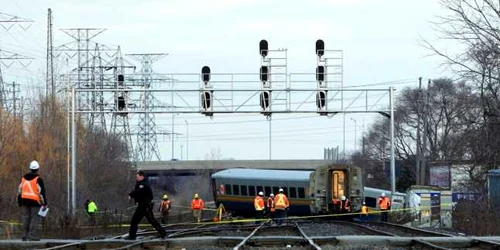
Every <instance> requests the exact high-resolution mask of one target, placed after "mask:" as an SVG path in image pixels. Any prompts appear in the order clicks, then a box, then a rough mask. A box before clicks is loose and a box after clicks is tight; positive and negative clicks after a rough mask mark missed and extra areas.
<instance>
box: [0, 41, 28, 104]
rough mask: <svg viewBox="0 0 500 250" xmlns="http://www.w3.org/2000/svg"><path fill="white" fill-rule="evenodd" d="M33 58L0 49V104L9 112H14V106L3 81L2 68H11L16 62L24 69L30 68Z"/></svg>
mask: <svg viewBox="0 0 500 250" xmlns="http://www.w3.org/2000/svg"><path fill="white" fill-rule="evenodd" d="M32 60H33V58H31V57H26V56H23V55H21V54H18V53H12V52H9V51H5V50H1V49H0V91H1V95H0V98H1V99H0V103H1V104H2V106H3V108H4V109H5V110H7V111H10V112H12V111H13V110H12V107H14V106H13V104H12V103H10V102H9V101H12V99H9V98H8V96H9V93H8V90H7V88H6V87H5V82H4V81H3V78H2V70H1V67H2V66H4V67H6V68H8V67H10V66H11V65H12V64H14V62H18V63H19V64H21V65H22V66H23V67H25V68H26V67H28V65H29V64H30V63H31V62H32Z"/></svg>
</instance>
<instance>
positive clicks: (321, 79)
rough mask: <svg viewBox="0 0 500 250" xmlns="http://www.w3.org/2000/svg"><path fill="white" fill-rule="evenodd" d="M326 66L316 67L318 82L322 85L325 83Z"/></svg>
mask: <svg viewBox="0 0 500 250" xmlns="http://www.w3.org/2000/svg"><path fill="white" fill-rule="evenodd" d="M325 76H326V75H325V66H318V67H316V81H318V82H319V84H320V85H321V84H322V83H323V82H324V81H325V78H326V77H325Z"/></svg>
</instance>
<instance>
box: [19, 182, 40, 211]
mask: <svg viewBox="0 0 500 250" xmlns="http://www.w3.org/2000/svg"><path fill="white" fill-rule="evenodd" d="M37 181H38V176H37V177H35V178H34V179H33V180H31V181H28V180H26V179H24V177H23V178H22V179H21V198H23V199H30V200H34V201H37V202H38V203H39V204H41V203H42V197H41V195H40V188H39V186H38V183H37Z"/></svg>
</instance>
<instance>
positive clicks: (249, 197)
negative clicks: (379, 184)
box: [212, 164, 363, 216]
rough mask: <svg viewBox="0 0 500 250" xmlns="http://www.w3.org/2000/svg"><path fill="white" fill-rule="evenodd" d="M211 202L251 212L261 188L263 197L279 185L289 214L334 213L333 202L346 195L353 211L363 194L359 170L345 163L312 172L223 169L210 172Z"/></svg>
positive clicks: (230, 209) (358, 207)
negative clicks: (287, 204) (286, 199)
mask: <svg viewBox="0 0 500 250" xmlns="http://www.w3.org/2000/svg"><path fill="white" fill-rule="evenodd" d="M212 187H213V195H214V201H215V202H216V204H217V206H218V205H219V204H223V205H224V207H225V208H226V210H228V211H231V212H233V213H236V214H240V215H248V216H251V215H253V211H254V208H253V199H254V198H255V196H256V194H258V192H260V191H263V192H264V196H265V200H267V197H269V195H270V194H271V193H273V194H277V193H278V190H279V189H280V188H283V189H284V193H285V194H286V195H287V197H288V198H289V200H290V210H289V211H288V214H290V215H309V214H331V213H337V212H338V211H337V210H336V209H335V206H334V205H333V202H334V201H336V200H340V199H341V197H342V196H344V195H345V196H346V197H347V198H348V199H350V200H351V207H352V209H353V210H354V211H357V210H360V208H361V205H362V197H363V183H362V175H361V169H360V168H359V167H356V166H352V165H346V164H333V165H326V166H320V167H318V168H316V170H314V171H293V170H262V169H227V170H222V171H219V172H217V173H214V174H213V175H212Z"/></svg>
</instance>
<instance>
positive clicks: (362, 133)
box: [361, 117, 365, 155]
mask: <svg viewBox="0 0 500 250" xmlns="http://www.w3.org/2000/svg"><path fill="white" fill-rule="evenodd" d="M361 135H362V136H363V148H362V152H363V155H365V118H364V117H363V130H362V131H361Z"/></svg>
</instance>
